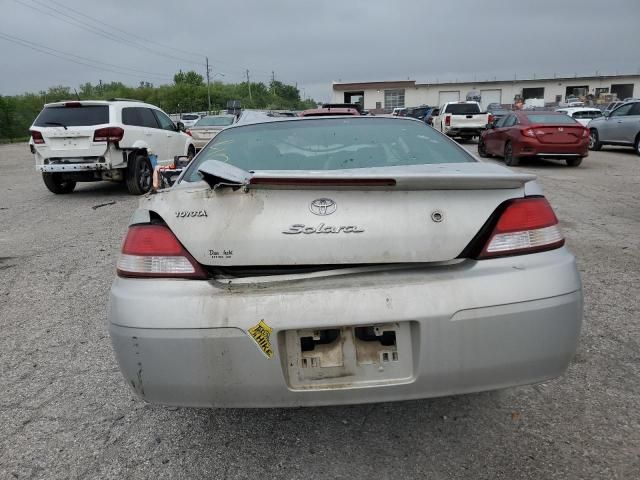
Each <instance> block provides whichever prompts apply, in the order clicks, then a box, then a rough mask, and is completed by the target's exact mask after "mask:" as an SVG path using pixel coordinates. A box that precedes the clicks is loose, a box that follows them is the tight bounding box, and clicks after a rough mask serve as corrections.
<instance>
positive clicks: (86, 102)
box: [44, 98, 159, 109]
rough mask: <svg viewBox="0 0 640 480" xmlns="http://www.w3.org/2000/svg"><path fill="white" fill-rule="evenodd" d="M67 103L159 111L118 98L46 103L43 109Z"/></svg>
mask: <svg viewBox="0 0 640 480" xmlns="http://www.w3.org/2000/svg"><path fill="white" fill-rule="evenodd" d="M67 103H79V104H81V105H115V104H118V105H122V106H138V107H139V106H145V107H152V108H157V109H159V107H156V106H155V105H152V104H150V103H145V102H141V101H138V100H126V99H120V98H114V99H111V100H74V99H70V100H61V101H59V102H51V103H46V104H45V105H44V106H45V107H63V106H65V105H66V104H67Z"/></svg>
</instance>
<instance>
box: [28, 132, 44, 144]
mask: <svg viewBox="0 0 640 480" xmlns="http://www.w3.org/2000/svg"><path fill="white" fill-rule="evenodd" d="M29 133H30V134H31V138H33V143H35V144H36V145H42V144H43V143H44V138H43V137H42V132H39V131H37V130H30V131H29Z"/></svg>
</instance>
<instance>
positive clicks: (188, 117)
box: [182, 114, 200, 120]
mask: <svg viewBox="0 0 640 480" xmlns="http://www.w3.org/2000/svg"><path fill="white" fill-rule="evenodd" d="M199 118H200V115H195V114H185V115H182V120H198V119H199Z"/></svg>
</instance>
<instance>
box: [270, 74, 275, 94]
mask: <svg viewBox="0 0 640 480" xmlns="http://www.w3.org/2000/svg"><path fill="white" fill-rule="evenodd" d="M275 82H276V72H274V71H273V70H271V95H275V94H276V84H275Z"/></svg>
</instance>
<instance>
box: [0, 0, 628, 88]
mask: <svg viewBox="0 0 640 480" xmlns="http://www.w3.org/2000/svg"><path fill="white" fill-rule="evenodd" d="M0 7H1V12H2V13H1V14H0V95H11V94H16V93H22V92H25V91H39V90H42V89H46V88H48V87H50V86H54V85H67V86H70V87H72V88H73V87H77V86H78V85H79V84H81V83H84V82H87V81H89V82H92V83H97V82H98V81H99V80H100V79H101V80H102V81H104V82H107V81H114V80H119V81H122V82H124V83H126V84H130V85H137V84H138V83H139V82H140V81H141V80H146V81H150V82H152V83H154V84H161V83H170V82H171V79H172V77H173V74H174V73H175V72H176V71H178V70H179V69H182V70H191V69H194V70H197V71H198V72H200V73H202V74H204V72H205V67H204V57H205V55H208V56H209V61H210V63H211V66H212V71H213V72H214V73H224V75H225V76H224V78H222V77H221V76H220V75H216V76H215V80H220V79H223V80H226V81H239V80H241V79H242V78H243V75H244V71H245V69H249V74H250V76H251V79H252V80H255V81H263V82H268V81H269V79H270V77H271V72H272V71H274V72H275V77H276V79H278V80H282V81H285V82H288V83H296V82H297V84H298V86H299V87H300V89H301V91H304V93H305V94H306V96H312V97H314V98H316V99H317V100H327V99H328V98H329V96H330V92H331V82H332V81H339V80H341V81H373V80H406V79H412V80H413V79H415V80H417V81H419V82H435V81H436V80H438V81H454V80H459V81H463V80H474V79H477V80H486V79H493V78H497V79H501V78H506V79H511V78H513V77H514V75H517V77H518V78H531V77H532V76H533V75H534V74H535V75H536V76H538V77H540V76H553V74H554V73H555V74H557V75H574V74H578V75H581V74H594V73H595V72H596V71H597V72H599V73H616V72H619V73H640V51H639V50H638V46H639V45H640V28H638V21H639V20H640V0H608V1H606V2H605V1H602V0H563V1H559V0H517V1H513V0H503V1H500V0H483V1H475V0H441V1H440V0H438V1H435V0H395V1H381V0H380V1H376V0H225V1H218V0H199V1H193V0H179V1H178V0H174V1H167V0H133V1H132V0H112V1H110V2H104V1H99V2H98V1H95V0H93V1H92V0H0ZM91 18H95V19H99V20H98V22H95V21H92V20H91ZM8 39H11V41H9V40H8ZM16 41H18V42H20V41H22V42H30V43H27V45H29V46H30V47H32V48H29V47H27V46H25V44H24V43H22V44H21V45H18V44H16V43H14V42H16ZM34 48H35V49H37V50H39V51H36V50H34ZM51 49H54V50H51ZM44 52H48V53H49V54H47V53H44ZM50 54H54V55H58V57H55V56H52V55H50ZM69 54H71V55H74V57H69ZM59 57H65V58H67V59H63V58H59ZM68 58H72V59H73V60H75V61H76V62H79V63H73V62H71V61H69V60H68ZM95 62H102V63H99V64H98V63H95ZM110 70H113V71H110ZM143 72H145V73H143ZM303 89H304V90H303Z"/></svg>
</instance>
